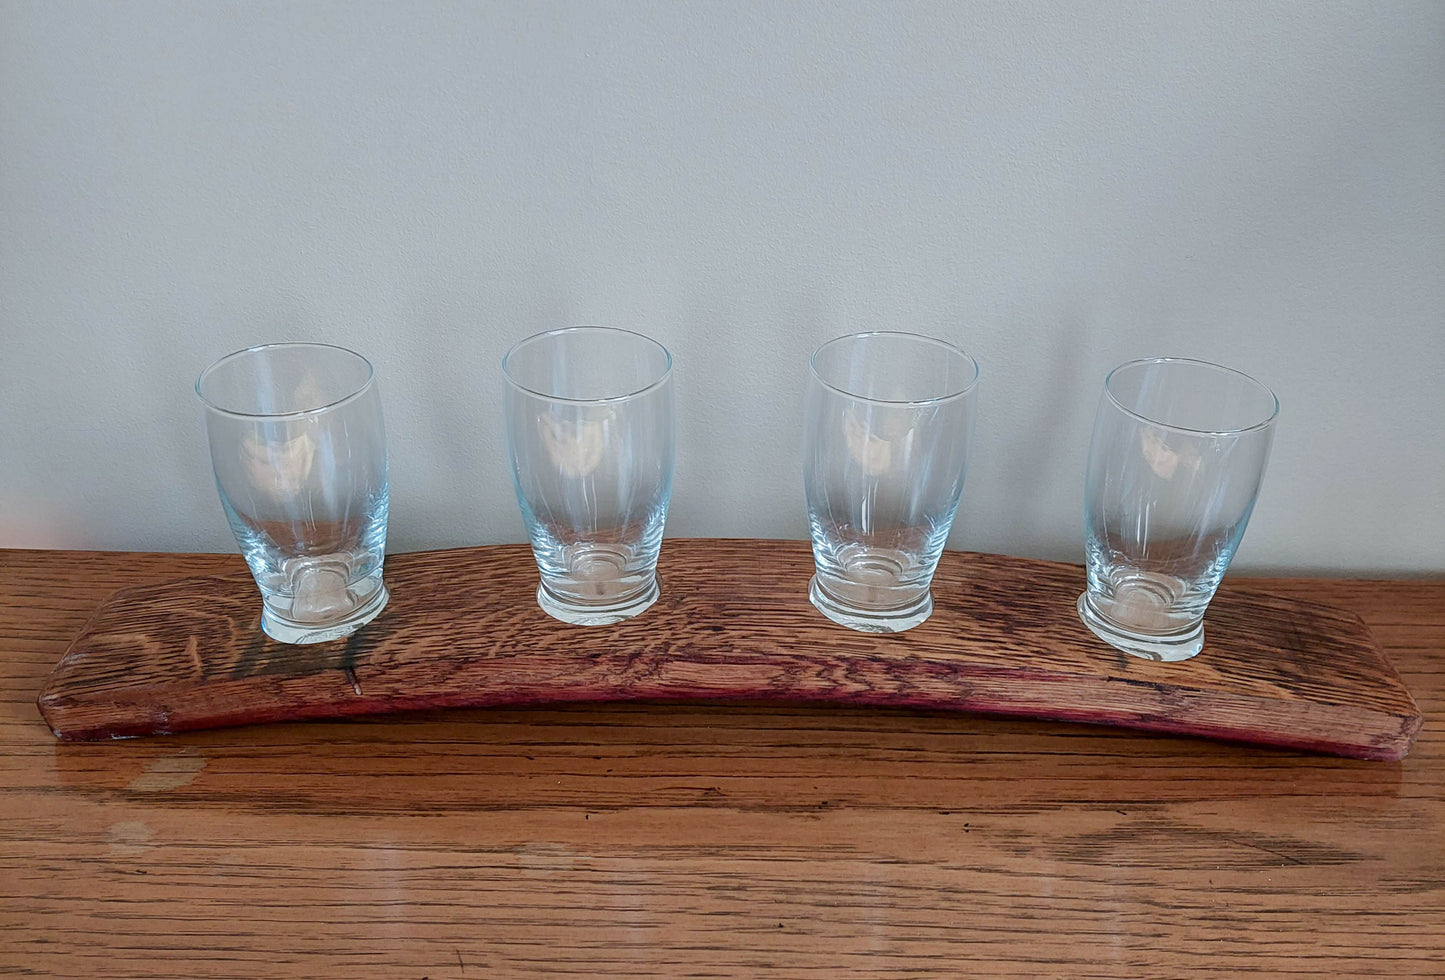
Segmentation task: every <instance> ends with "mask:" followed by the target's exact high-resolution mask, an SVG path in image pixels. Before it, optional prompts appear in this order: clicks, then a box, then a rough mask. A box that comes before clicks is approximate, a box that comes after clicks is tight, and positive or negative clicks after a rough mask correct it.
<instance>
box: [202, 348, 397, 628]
mask: <svg viewBox="0 0 1445 980" xmlns="http://www.w3.org/2000/svg"><path fill="white" fill-rule="evenodd" d="M196 394H197V395H199V396H200V398H201V401H202V402H203V403H204V404H205V412H206V432H207V434H208V435H209V437H210V443H211V463H212V466H213V467H214V469H215V473H216V487H217V489H219V490H220V494H221V506H222V508H224V510H225V512H226V519H227V521H229V522H230V525H231V530H232V531H233V532H234V533H235V535H236V541H237V543H238V544H239V545H240V547H241V554H242V555H244V556H245V558H246V564H247V565H248V566H250V569H251V575H252V576H253V577H254V578H255V579H256V585H257V586H258V587H259V588H260V590H261V599H262V607H261V628H262V629H263V630H264V631H265V632H266V634H267V635H268V636H271V637H273V638H274V639H277V640H280V641H281V642H283V643H319V642H321V641H323V640H334V639H336V638H338V637H342V636H347V635H349V634H351V633H354V632H356V630H358V629H360V628H361V627H362V626H364V625H366V624H367V623H369V622H371V621H372V620H373V619H375V618H376V616H377V614H378V613H380V612H381V610H382V609H383V608H384V607H385V606H386V601H387V591H386V586H385V585H384V584H383V583H382V580H381V564H382V559H383V557H384V554H385V550H386V511H387V473H386V432H385V429H384V427H383V425H382V419H381V401H380V399H379V397H378V395H377V388H376V374H375V372H374V371H373V370H372V367H371V362H369V361H368V360H367V359H366V358H364V357H362V356H361V355H360V354H357V353H355V352H353V351H349V350H346V349H345V348H341V347H331V346H328V345H326V344H270V345H267V346H264V347H252V348H248V349H247V350H242V351H237V352H236V353H234V354H229V355H227V356H226V357H223V358H221V359H220V360H219V361H217V362H216V363H214V364H212V365H211V366H210V367H208V368H206V370H205V371H203V372H201V376H200V378H198V379H197V380H196Z"/></svg>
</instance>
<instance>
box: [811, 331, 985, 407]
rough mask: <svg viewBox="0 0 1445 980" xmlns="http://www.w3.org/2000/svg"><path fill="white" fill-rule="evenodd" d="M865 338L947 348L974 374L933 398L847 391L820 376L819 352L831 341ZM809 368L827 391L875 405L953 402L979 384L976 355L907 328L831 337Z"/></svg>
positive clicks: (841, 341) (820, 347)
mask: <svg viewBox="0 0 1445 980" xmlns="http://www.w3.org/2000/svg"><path fill="white" fill-rule="evenodd" d="M865 337H895V338H897V337H902V338H907V339H908V340H914V341H920V340H921V341H923V342H924V343H925V344H930V345H932V346H934V347H936V348H938V349H940V350H944V351H947V352H948V353H949V354H954V355H957V356H959V357H962V358H963V359H964V360H965V361H966V362H967V363H968V365H969V366H970V367H971V368H973V374H972V376H971V377H970V378H969V379H968V380H967V381H966V382H965V383H964V384H963V386H962V387H960V388H959V389H958V390H957V391H950V392H948V393H947V394H943V395H935V396H934V397H932V398H872V397H870V396H868V395H860V394H858V393H857V392H853V391H849V390H848V389H847V388H841V387H839V386H838V385H835V384H833V383H832V382H831V381H828V380H827V379H825V378H824V377H823V375H822V374H821V373H820V372H819V371H818V355H819V354H821V353H823V351H825V350H827V349H828V348H829V347H832V346H833V345H834V344H840V343H843V342H844V341H848V340H861V339H863V338H865ZM808 369H809V370H810V371H811V372H812V374H813V378H814V380H816V381H817V382H818V384H820V385H822V386H823V387H824V388H826V389H828V390H829V391H833V392H837V393H838V394H840V395H843V396H844V397H846V398H852V399H855V400H857V401H862V402H870V403H872V404H874V405H898V406H910V405H938V404H942V403H943V402H946V401H952V400H953V399H955V398H962V397H964V396H965V395H967V394H968V393H969V392H971V391H973V389H974V388H976V387H978V378H979V367H978V359H977V358H975V357H974V356H973V355H972V354H970V353H969V352H968V351H966V350H964V349H963V348H962V347H959V346H958V345H957V344H951V343H949V342H948V341H946V340H939V339H938V338H936V337H928V336H925V335H924V334H921V333H910V332H909V331H907V330H864V331H861V332H859V333H847V334H844V335H843V336H841V337H834V338H833V339H832V340H829V341H827V342H826V343H823V344H821V345H820V346H819V347H818V349H817V350H815V351H813V356H812V357H810V358H808Z"/></svg>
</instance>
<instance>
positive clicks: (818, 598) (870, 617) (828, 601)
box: [808, 575, 933, 633]
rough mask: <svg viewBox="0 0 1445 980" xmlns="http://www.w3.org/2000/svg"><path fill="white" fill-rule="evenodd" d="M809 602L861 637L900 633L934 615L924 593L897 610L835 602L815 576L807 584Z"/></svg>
mask: <svg viewBox="0 0 1445 980" xmlns="http://www.w3.org/2000/svg"><path fill="white" fill-rule="evenodd" d="M808 601H810V602H811V603H812V604H813V606H814V607H815V608H816V609H817V610H818V612H820V613H822V614H823V615H824V616H827V617H828V618H829V619H831V620H832V621H833V622H835V623H837V624H838V625H839V626H846V627H848V628H849V629H850V630H857V631H858V632H860V633H902V632H903V631H904V630H910V629H912V628H913V627H915V626H917V625H918V624H919V623H921V622H923V621H924V620H926V619H927V618H928V617H929V616H931V615H933V595H932V593H929V592H927V591H925V592H924V593H923V596H922V597H921V598H920V599H919V600H918V601H917V602H914V603H912V604H910V605H907V606H903V607H900V608H897V609H863V608H860V607H858V606H852V605H848V604H846V603H843V602H840V601H838V600H837V599H836V598H835V597H833V596H832V595H830V594H829V593H828V590H827V589H825V588H823V587H822V585H820V584H819V582H818V576H816V575H814V576H813V580H812V581H811V582H809V583H808Z"/></svg>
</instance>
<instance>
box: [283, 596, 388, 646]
mask: <svg viewBox="0 0 1445 980" xmlns="http://www.w3.org/2000/svg"><path fill="white" fill-rule="evenodd" d="M390 598H391V594H390V593H389V592H387V591H386V585H385V583H378V584H377V589H376V592H375V593H373V594H372V596H371V598H369V599H367V600H366V602H364V603H362V604H361V605H360V606H357V607H356V608H355V609H353V610H351V611H350V612H349V613H347V615H346V617H345V618H344V619H340V620H336V621H334V622H328V623H298V622H296V621H295V620H292V619H288V618H286V617H285V616H282V615H281V614H280V613H278V612H277V611H276V610H275V609H273V608H271V606H269V605H265V606H263V607H262V609H261V629H262V631H264V632H265V634H266V635H267V636H269V637H271V639H273V640H277V641H279V642H281V643H325V642H326V641H327V640H339V639H341V638H342V637H343V636H350V635H351V634H352V633H355V632H356V631H357V630H359V629H361V628H362V627H363V626H365V625H366V624H367V623H369V622H371V621H372V620H373V619H375V618H376V617H377V616H379V615H381V611H382V610H383V609H385V608H386V603H387V600H388V599H390Z"/></svg>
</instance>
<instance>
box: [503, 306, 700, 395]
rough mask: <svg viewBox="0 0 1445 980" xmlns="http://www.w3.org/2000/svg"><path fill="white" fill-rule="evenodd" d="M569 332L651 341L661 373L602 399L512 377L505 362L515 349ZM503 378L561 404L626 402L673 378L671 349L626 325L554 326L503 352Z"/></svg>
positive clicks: (529, 392) (517, 386) (522, 390)
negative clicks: (555, 390)
mask: <svg viewBox="0 0 1445 980" xmlns="http://www.w3.org/2000/svg"><path fill="white" fill-rule="evenodd" d="M569 333H591V334H622V335H624V336H627V337H635V338H637V339H638V340H641V341H644V342H645V343H647V344H650V345H651V346H653V347H656V348H657V349H658V350H660V351H662V356H663V359H664V361H665V363H664V364H663V368H662V373H661V374H659V375H658V376H657V378H656V379H655V380H653V381H649V382H648V383H647V384H645V385H643V386H642V387H641V388H638V389H636V390H635V391H628V392H624V393H622V394H620V395H604V396H602V397H601V398H570V397H568V396H567V395H553V394H549V393H547V392H545V391H538V390H536V389H535V388H528V387H527V386H526V385H524V384H522V383H521V382H520V381H518V380H517V379H516V378H514V377H512V372H511V371H509V370H508V369H507V364H508V362H509V361H511V359H512V355H513V354H515V353H517V351H519V350H521V349H522V348H523V347H526V346H527V345H528V344H531V343H533V342H535V341H539V340H544V339H546V338H548V337H558V336H561V335H562V334H569ZM502 377H503V378H504V379H505V380H506V382H507V384H509V385H511V386H512V387H513V388H515V389H516V390H517V391H520V392H522V393H523V394H527V395H531V396H532V397H534V398H542V399H545V400H547V401H549V402H562V403H563V404H567V405H607V404H610V403H612V402H622V401H627V400H628V399H629V398H637V397H638V396H640V395H645V394H647V393H648V392H649V391H652V390H654V389H656V388H661V387H662V386H663V385H664V384H666V383H667V382H668V381H669V380H670V379H671V378H672V351H670V350H668V349H667V347H666V346H664V345H663V344H662V342H661V341H658V340H654V339H653V338H651V337H649V336H647V334H644V333H638V332H637V331H636V330H628V329H626V328H625V327H606V326H599V325H592V324H579V325H577V326H571V327H554V328H552V329H551V330H543V331H542V332H541V333H534V334H532V335H531V336H530V337H523V338H522V339H521V340H519V341H517V342H516V343H515V344H513V345H512V346H511V348H510V349H509V350H508V351H507V353H505V354H503V355H502Z"/></svg>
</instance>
